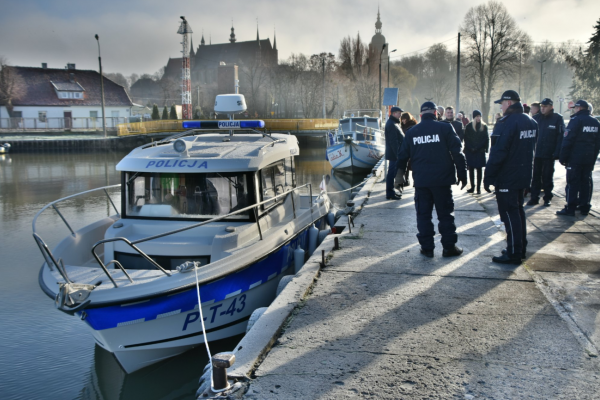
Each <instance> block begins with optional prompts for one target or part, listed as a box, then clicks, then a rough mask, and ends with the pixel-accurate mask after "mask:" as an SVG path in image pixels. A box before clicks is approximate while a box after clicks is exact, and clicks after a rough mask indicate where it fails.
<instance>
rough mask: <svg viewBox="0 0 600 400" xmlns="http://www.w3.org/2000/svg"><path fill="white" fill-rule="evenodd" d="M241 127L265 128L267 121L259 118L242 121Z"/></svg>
mask: <svg viewBox="0 0 600 400" xmlns="http://www.w3.org/2000/svg"><path fill="white" fill-rule="evenodd" d="M240 127H241V128H242V129H244V128H245V129H255V128H264V127H265V121H262V120H257V121H240Z"/></svg>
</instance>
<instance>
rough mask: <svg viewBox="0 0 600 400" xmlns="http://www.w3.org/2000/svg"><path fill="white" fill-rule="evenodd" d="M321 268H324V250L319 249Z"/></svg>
mask: <svg viewBox="0 0 600 400" xmlns="http://www.w3.org/2000/svg"><path fill="white" fill-rule="evenodd" d="M321 268H325V250H321Z"/></svg>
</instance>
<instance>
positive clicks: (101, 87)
mask: <svg viewBox="0 0 600 400" xmlns="http://www.w3.org/2000/svg"><path fill="white" fill-rule="evenodd" d="M95 38H96V42H98V65H99V66H100V90H101V92H100V95H101V97H102V130H103V131H104V138H105V139H106V117H105V115H104V78H103V76H102V57H101V56H100V37H99V36H98V34H96V36H95Z"/></svg>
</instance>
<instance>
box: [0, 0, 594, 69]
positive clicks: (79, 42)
mask: <svg viewBox="0 0 600 400" xmlns="http://www.w3.org/2000/svg"><path fill="white" fill-rule="evenodd" d="M0 2H1V4H0V10H2V12H1V13H0V56H3V57H5V58H6V59H8V61H9V63H10V64H11V65H21V66H40V64H41V63H42V62H47V63H48V66H49V67H51V68H63V67H64V66H65V65H66V63H68V62H71V63H75V64H77V68H79V69H97V67H98V58H97V57H98V50H97V45H96V40H95V39H94V34H96V33H97V34H99V35H100V44H101V47H102V65H103V68H104V70H105V71H106V72H122V73H123V74H125V75H129V74H131V73H134V72H135V73H138V74H142V73H154V72H155V71H157V70H158V69H159V68H160V67H162V66H164V65H165V64H166V62H167V60H168V58H169V57H179V56H180V50H181V45H180V42H181V36H179V35H177V34H176V32H177V29H178V27H179V22H180V19H179V16H180V15H185V16H186V18H187V20H188V21H189V23H190V25H191V27H192V29H193V30H194V34H193V42H194V45H195V46H197V45H199V44H200V38H201V35H202V31H203V30H204V36H205V39H206V41H207V43H208V40H209V35H211V36H212V42H213V43H223V42H226V41H227V40H228V39H229V33H230V27H231V20H232V19H233V24H234V27H235V33H236V37H237V39H238V41H246V40H253V39H255V38H256V24H257V22H256V21H257V18H258V26H259V29H260V37H261V38H265V37H269V38H270V39H271V41H272V40H273V29H274V28H276V30H277V47H278V49H279V58H280V59H285V58H287V57H288V56H289V55H290V54H291V53H306V54H314V53H319V52H323V51H326V52H332V53H335V54H337V52H338V48H339V43H340V39H341V38H342V37H344V36H348V35H351V36H355V35H356V33H357V32H360V34H361V36H362V38H363V40H364V41H365V42H369V41H370V40H371V36H372V35H373V34H374V33H375V25H374V24H375V20H376V17H377V5H378V3H377V2H376V1H367V0H300V1H298V0H296V1H289V0H277V1H275V0H271V1H264V0H263V1H250V0H245V1H243V0H222V1H201V0H195V1H194V0H172V1H164V0H160V1H159V0H125V1H124V0H119V1H116V0H101V1H92V0H18V1H17V0H0ZM482 3H484V1H481V0H462V1H460V2H455V1H448V0H437V1H432V2H427V3H426V2H424V1H416V0H413V1H409V0H380V1H379V6H380V8H381V21H382V23H383V34H384V35H385V37H386V40H387V41H388V42H389V43H390V48H391V49H398V51H397V52H396V53H395V54H397V55H402V54H405V53H409V52H412V51H415V50H419V49H422V48H424V47H427V46H430V45H432V44H435V43H437V42H442V41H446V40H449V39H452V38H453V37H455V36H456V33H457V30H458V26H459V25H460V23H461V22H462V20H463V18H464V16H465V14H466V12H467V10H468V9H469V8H470V7H472V6H476V5H479V4H482ZM503 3H504V4H505V5H506V7H507V8H508V10H509V12H510V13H511V15H512V16H513V17H514V18H515V20H516V21H517V23H518V25H519V27H520V28H522V29H524V30H525V31H527V32H528V33H529V35H530V36H531V37H532V38H533V40H534V42H541V41H543V40H550V41H551V42H563V41H566V40H569V39H573V40H578V41H580V42H582V43H585V42H587V40H588V39H589V38H590V36H591V34H592V28H593V26H594V25H595V22H596V21H597V20H598V19H599V18H600V1H598V0H543V1H541V0H527V1H522V0H505V1H503ZM426 4H428V5H427V6H426ZM431 5H433V6H435V8H433V7H431ZM446 44H447V45H448V46H449V48H455V46H456V43H455V40H450V41H448V42H447V43H446Z"/></svg>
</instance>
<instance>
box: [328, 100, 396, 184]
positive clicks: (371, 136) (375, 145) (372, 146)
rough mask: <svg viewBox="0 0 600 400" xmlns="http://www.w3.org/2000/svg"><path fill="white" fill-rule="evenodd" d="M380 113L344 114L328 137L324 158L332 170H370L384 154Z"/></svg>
mask: <svg viewBox="0 0 600 400" xmlns="http://www.w3.org/2000/svg"><path fill="white" fill-rule="evenodd" d="M381 116H382V115H381V111H380V110H348V111H344V114H343V116H342V118H341V119H340V122H339V125H338V129H337V130H335V131H334V132H330V133H329V134H328V140H327V145H328V147H327V153H326V154H327V155H326V158H327V160H328V161H329V163H330V164H331V168H333V169H334V170H337V171H340V172H345V173H354V172H358V171H365V170H371V169H373V167H374V166H375V164H377V162H378V161H379V159H381V157H383V155H384V154H385V135H384V131H383V130H382V129H381Z"/></svg>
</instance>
